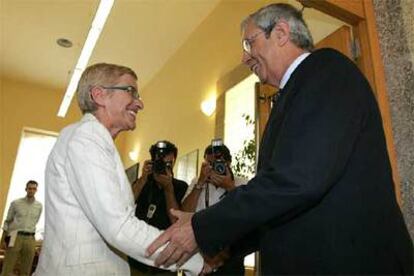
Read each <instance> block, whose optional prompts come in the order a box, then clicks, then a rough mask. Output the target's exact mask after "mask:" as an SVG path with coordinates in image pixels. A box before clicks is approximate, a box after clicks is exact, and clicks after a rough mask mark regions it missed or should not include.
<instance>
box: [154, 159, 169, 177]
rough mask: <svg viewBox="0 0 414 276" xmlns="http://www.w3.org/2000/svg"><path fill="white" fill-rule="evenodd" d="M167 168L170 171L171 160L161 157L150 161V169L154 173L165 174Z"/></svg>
mask: <svg viewBox="0 0 414 276" xmlns="http://www.w3.org/2000/svg"><path fill="white" fill-rule="evenodd" d="M167 170H169V171H172V162H171V161H168V162H165V161H164V160H163V158H160V159H155V160H154V161H152V171H153V172H154V173H155V174H167Z"/></svg>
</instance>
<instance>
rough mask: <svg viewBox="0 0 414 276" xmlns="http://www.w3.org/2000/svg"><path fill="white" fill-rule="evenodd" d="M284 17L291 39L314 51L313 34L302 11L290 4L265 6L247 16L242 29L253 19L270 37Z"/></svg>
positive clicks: (303, 47)
mask: <svg viewBox="0 0 414 276" xmlns="http://www.w3.org/2000/svg"><path fill="white" fill-rule="evenodd" d="M281 19H284V20H286V22H287V23H288V24H289V27H290V41H292V42H293V43H294V44H295V45H296V46H298V47H299V48H301V49H304V50H307V51H312V50H313V48H314V45H313V39H312V35H311V34H310V31H309V29H308V26H307V25H306V23H305V21H304V20H303V17H302V13H301V12H300V11H299V10H297V9H296V8H294V7H293V6H291V5H289V4H284V3H278V4H270V5H268V6H265V7H263V8H261V9H259V10H258V11H256V12H255V13H252V14H251V15H249V16H248V17H246V18H245V19H244V20H243V22H242V23H241V29H242V31H243V30H244V29H245V28H246V26H247V23H248V22H249V21H252V22H253V23H254V24H256V25H257V26H258V27H259V28H260V29H262V30H263V31H264V32H265V34H266V36H267V37H269V35H270V33H271V32H272V30H273V28H274V26H275V25H276V24H277V23H278V22H279V21H280V20H281Z"/></svg>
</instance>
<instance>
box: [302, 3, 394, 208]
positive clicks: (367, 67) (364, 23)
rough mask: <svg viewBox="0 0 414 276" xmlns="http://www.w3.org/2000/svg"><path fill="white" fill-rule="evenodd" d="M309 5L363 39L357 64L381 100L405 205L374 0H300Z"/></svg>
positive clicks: (381, 108) (388, 145)
mask: <svg viewBox="0 0 414 276" xmlns="http://www.w3.org/2000/svg"><path fill="white" fill-rule="evenodd" d="M297 1H298V2H300V3H301V4H302V5H304V6H305V7H311V8H314V9H316V10H319V11H321V12H323V13H326V14H328V15H330V16H332V17H335V18H338V19H340V20H342V21H344V22H346V23H348V24H349V25H351V26H352V30H353V34H354V39H357V41H359V43H358V44H359V51H360V58H358V60H357V62H356V63H357V65H358V67H359V68H360V69H361V71H362V72H363V73H364V75H365V76H366V77H367V79H368V81H369V83H370V85H371V87H372V89H373V91H374V94H375V96H376V98H377V101H378V106H379V109H380V112H381V116H382V124H383V127H384V132H385V139H386V143H387V150H388V154H389V158H390V162H391V168H392V175H393V180H394V186H395V194H396V197H397V201H398V203H399V204H400V205H401V203H402V198H401V187H400V185H401V179H400V174H399V172H398V163H397V154H396V150H395V145H394V136H393V132H392V119H391V112H390V106H389V100H388V93H387V87H386V82H385V71H384V64H383V62H382V57H381V51H380V45H379V40H378V33H377V28H376V21H375V13H374V6H373V3H372V0H346V1H344V0H297Z"/></svg>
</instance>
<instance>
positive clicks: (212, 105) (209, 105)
mask: <svg viewBox="0 0 414 276" xmlns="http://www.w3.org/2000/svg"><path fill="white" fill-rule="evenodd" d="M215 110H216V99H215V98H212V99H208V100H205V101H203V102H202V103H201V111H203V113H204V114H205V115H206V116H208V117H209V116H211V115H212V114H213V113H214V111H215Z"/></svg>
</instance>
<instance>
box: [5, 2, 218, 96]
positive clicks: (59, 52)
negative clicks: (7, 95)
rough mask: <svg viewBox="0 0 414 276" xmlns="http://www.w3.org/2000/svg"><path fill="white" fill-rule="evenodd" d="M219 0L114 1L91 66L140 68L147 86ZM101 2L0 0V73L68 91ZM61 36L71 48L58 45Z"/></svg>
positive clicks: (15, 78) (141, 80)
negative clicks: (73, 71)
mask: <svg viewBox="0 0 414 276" xmlns="http://www.w3.org/2000/svg"><path fill="white" fill-rule="evenodd" d="M218 2H219V1H218V0H115V3H114V6H113V8H112V12H111V14H110V16H109V18H108V20H107V22H106V25H105V26H104V30H103V32H102V34H101V37H100V38H99V40H98V42H97V45H96V47H95V50H94V53H93V54H92V56H91V59H90V62H89V64H92V63H95V62H102V61H105V62H110V63H118V64H123V65H126V66H129V67H131V68H133V69H134V70H136V71H137V73H138V76H139V84H140V86H141V87H143V86H145V84H146V83H148V82H149V81H150V80H151V78H152V77H153V76H154V75H155V74H156V73H157V72H158V70H160V68H162V66H163V65H164V64H165V62H166V61H167V60H168V58H169V57H170V56H172V55H173V54H174V53H175V51H176V50H177V49H178V48H179V47H180V46H181V45H182V44H183V43H184V42H185V41H186V39H187V38H188V37H189V35H190V34H191V33H192V32H193V31H194V29H195V28H197V26H198V25H199V24H200V23H201V22H202V21H203V19H205V18H206V17H207V16H208V15H209V13H210V12H211V11H212V10H213V9H214V8H215V6H216V5H217V4H218ZM98 4H99V1H98V0H0V16H1V17H0V20H1V21H0V22H1V26H0V28H1V29H0V31H1V34H0V41H1V42H0V43H1V44H0V46H1V60H0V75H1V77H2V78H7V79H12V80H17V81H24V82H29V83H34V84H36V85H39V86H42V87H48V88H52V89H57V90H59V91H62V92H63V91H64V90H65V89H66V86H67V84H68V82H69V79H70V72H71V70H73V68H74V66H75V64H76V62H77V59H78V57H79V55H80V51H81V49H82V47H83V43H84V41H85V39H86V36H87V34H88V31H89V28H90V25H91V22H92V20H93V17H94V15H95V12H96V9H97V7H98ZM59 38H67V39H69V40H71V41H72V42H73V47H72V48H62V47H60V46H58V45H57V44H56V40H57V39H59Z"/></svg>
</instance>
